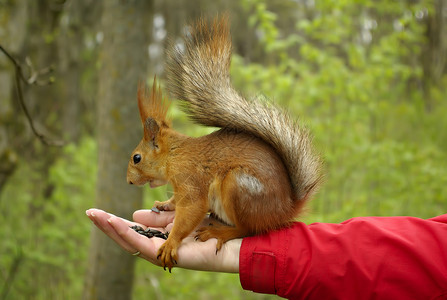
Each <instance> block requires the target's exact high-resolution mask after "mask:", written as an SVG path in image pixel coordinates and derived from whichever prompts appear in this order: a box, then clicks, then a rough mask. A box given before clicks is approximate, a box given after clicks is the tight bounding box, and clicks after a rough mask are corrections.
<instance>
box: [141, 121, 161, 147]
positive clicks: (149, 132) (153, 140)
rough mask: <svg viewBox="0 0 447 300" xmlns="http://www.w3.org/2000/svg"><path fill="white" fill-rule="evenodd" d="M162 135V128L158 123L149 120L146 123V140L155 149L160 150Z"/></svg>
mask: <svg viewBox="0 0 447 300" xmlns="http://www.w3.org/2000/svg"><path fill="white" fill-rule="evenodd" d="M159 134H160V126H158V123H157V121H155V120H154V119H152V118H147V119H146V121H145V122H144V139H145V140H146V141H147V142H149V143H150V145H151V146H152V147H154V148H158V135H159Z"/></svg>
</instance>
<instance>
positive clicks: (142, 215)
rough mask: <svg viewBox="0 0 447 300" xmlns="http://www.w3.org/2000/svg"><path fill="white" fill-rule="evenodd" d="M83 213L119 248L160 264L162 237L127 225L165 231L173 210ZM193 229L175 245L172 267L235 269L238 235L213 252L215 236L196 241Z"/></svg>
mask: <svg viewBox="0 0 447 300" xmlns="http://www.w3.org/2000/svg"><path fill="white" fill-rule="evenodd" d="M86 214H87V216H88V217H89V218H90V220H92V221H93V223H94V224H95V225H96V226H97V227H98V228H99V229H101V230H102V231H103V232H104V233H105V234H107V235H108V236H109V237H110V238H111V239H113V240H114V241H115V242H116V243H117V244H118V245H119V246H121V248H123V249H124V250H126V251H127V252H129V253H136V252H137V251H139V252H140V255H139V257H141V258H144V259H146V260H148V261H150V262H151V263H153V264H155V265H158V266H160V265H161V263H160V261H159V260H158V259H157V251H158V249H159V248H160V246H161V245H162V244H163V243H164V242H165V240H163V239H161V238H157V237H153V238H147V237H145V236H143V235H140V234H139V233H137V232H135V231H134V230H133V229H131V228H130V226H132V225H139V226H142V227H143V228H146V227H150V228H153V229H157V230H160V231H162V232H169V231H170V230H171V228H172V226H173V223H174V218H175V211H162V212H160V213H155V212H153V211H151V210H138V211H136V212H135V213H134V215H133V219H134V221H133V222H132V221H129V220H126V219H123V218H120V217H117V216H114V215H112V214H109V213H107V212H105V211H103V210H99V209H89V210H87V211H86ZM215 222H217V221H216V220H214V219H212V218H208V217H207V218H205V219H204V220H203V222H202V224H201V226H205V225H208V224H210V223H215ZM195 235H196V233H195V231H193V232H192V233H191V234H190V235H189V236H188V237H186V238H185V239H183V241H182V244H181V245H180V247H179V249H178V264H177V265H175V266H176V267H180V268H185V269H192V270H202V271H218V272H229V273H238V272H239V249H240V247H241V243H242V239H236V240H231V241H228V242H227V243H225V244H224V246H223V247H222V249H221V250H220V251H219V252H218V253H217V254H216V244H217V240H216V239H210V240H208V241H206V242H201V241H196V239H195Z"/></svg>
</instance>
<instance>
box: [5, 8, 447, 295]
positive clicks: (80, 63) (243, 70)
mask: <svg viewBox="0 0 447 300" xmlns="http://www.w3.org/2000/svg"><path fill="white" fill-rule="evenodd" d="M223 12H229V14H230V16H231V24H232V35H233V42H234V55H233V60H232V67H231V74H232V80H233V83H234V85H235V86H236V87H237V89H238V90H240V91H241V93H243V94H244V95H246V96H247V97H261V98H263V99H268V100H267V101H273V102H275V103H277V104H278V105H281V106H283V107H285V108H287V110H288V111H290V112H291V114H293V115H294V116H296V117H299V118H300V119H301V120H302V121H303V122H305V123H306V124H307V125H308V126H309V128H310V129H311V131H312V132H313V134H314V139H315V142H316V145H317V148H318V150H319V151H320V153H322V156H323V157H324V161H325V172H326V177H325V184H324V186H323V188H322V190H321V191H320V192H319V193H318V195H317V196H316V197H315V199H314V200H313V201H312V202H311V203H310V205H309V212H308V213H307V214H306V215H305V216H304V217H302V218H301V219H300V220H301V221H304V222H306V223H311V222H341V221H343V220H345V219H348V218H351V217H357V216H370V215H375V216H391V215H411V216H415V217H421V218H430V217H433V216H436V215H439V214H443V213H446V212H447V151H446V149H447V117H446V116H447V101H446V100H447V99H446V97H447V93H446V89H445V87H446V85H447V68H446V63H447V61H446V57H447V1H446V0H399V1H387V0H340V1H329V0H322V1H317V0H294V1H292V0H241V1H224V0H220V1H205V0H200V1H190V0H189V1H187V0H178V1H174V0H165V1H162V0H152V1H142V0H139V1H138V0H128V1H119V0H110V1H95V0H78V1H72V0H38V1H26V0H0V46H2V47H3V48H4V49H5V50H6V51H7V52H8V53H9V54H10V57H8V56H7V55H6V53H4V52H0V240H1V246H0V300H2V299H79V298H83V299H130V298H133V299H215V298H219V299H222V298H224V299H228V298H230V299H261V298H271V297H272V296H265V295H256V294H253V293H250V292H247V291H243V290H242V289H241V287H240V283H239V278H238V276H237V275H229V274H216V273H206V272H194V271H188V270H180V269H174V270H173V274H169V273H167V272H164V271H163V270H162V269H160V268H158V267H155V266H152V265H151V264H149V263H147V262H146V261H143V260H140V259H135V258H134V257H132V256H131V255H129V254H128V253H126V252H124V251H122V250H121V249H119V248H118V247H117V246H116V245H115V244H114V243H112V242H110V241H109V240H108V239H107V238H106V237H105V236H104V235H103V234H101V233H98V231H97V230H94V229H93V228H92V225H91V223H90V221H89V220H88V219H87V217H86V216H85V210H86V209H88V208H91V207H99V208H103V209H106V210H108V211H110V212H113V213H115V214H117V215H120V216H123V217H126V218H130V217H131V213H132V212H133V211H134V210H136V209H139V208H141V207H146V208H148V207H151V206H152V202H153V201H154V200H164V199H166V198H167V197H168V195H169V194H170V193H171V190H170V188H169V187H161V188H158V189H154V190H150V189H149V188H147V187H145V188H137V187H132V186H128V185H127V183H126V180H125V178H126V168H127V162H128V159H129V156H130V152H131V150H132V149H133V148H134V147H135V145H136V144H137V142H138V140H139V139H140V138H141V135H142V130H141V125H140V120H139V115H138V112H137V105H136V88H137V83H138V80H141V79H143V80H144V79H147V81H148V82H151V81H152V78H153V75H154V74H156V75H157V76H158V77H160V78H161V83H162V84H163V75H164V72H163V62H164V51H165V49H166V47H167V45H168V44H169V43H171V44H172V43H174V44H175V43H179V44H181V39H180V38H179V37H180V36H181V35H182V34H183V33H184V32H185V31H186V28H187V27H186V25H187V24H188V23H190V22H191V21H192V20H194V19H196V18H198V17H200V16H210V17H212V16H214V15H215V14H216V13H223ZM169 41H170V42H169ZM13 60H14V61H15V62H16V63H17V64H18V66H20V70H21V71H22V73H23V78H20V76H19V79H18V80H19V82H20V87H21V91H22V93H23V95H22V97H19V94H18V93H17V84H16V78H17V77H16V76H15V70H16V68H15V67H14V64H13V63H12V61H13ZM21 99H22V100H23V104H24V105H25V106H26V108H27V111H28V113H29V116H30V117H31V119H32V121H33V125H34V127H35V129H36V130H37V131H38V132H39V133H41V134H42V135H43V137H42V138H40V139H39V138H38V137H36V135H35V134H34V133H33V131H32V130H31V126H30V124H29V120H28V119H27V116H26V114H25V113H24V109H23V107H22V106H23V105H22V102H21V101H20V100H21ZM170 114H171V116H172V118H173V119H174V127H175V128H176V129H178V130H179V131H180V132H183V133H186V134H189V135H194V136H198V135H203V134H206V133H208V132H210V129H207V128H201V127H198V126H196V125H193V124H192V123H191V122H189V121H188V120H187V119H186V117H185V115H184V114H183V113H182V112H180V110H179V109H178V107H177V106H176V105H175V104H174V105H173V106H172V107H171V111H170ZM61 141H62V142H61ZM45 143H49V144H52V143H56V144H59V143H61V144H62V146H51V145H50V146H48V145H46V144H45Z"/></svg>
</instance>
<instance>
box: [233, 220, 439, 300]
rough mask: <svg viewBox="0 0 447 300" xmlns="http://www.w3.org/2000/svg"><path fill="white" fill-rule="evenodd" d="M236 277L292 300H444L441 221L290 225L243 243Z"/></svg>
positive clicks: (256, 288)
mask: <svg viewBox="0 0 447 300" xmlns="http://www.w3.org/2000/svg"><path fill="white" fill-rule="evenodd" d="M239 273H240V281H241V284H242V287H243V288H244V289H246V290H252V291H255V292H259V293H269V294H277V295H279V296H282V297H286V298H292V299H318V300H322V299H324V300H326V299H381V300H382V299H393V300H395V299H398V300H400V299H436V300H440V299H447V214H445V215H442V216H439V217H436V218H433V219H428V220H423V219H418V218H413V217H361V218H353V219H350V220H347V221H345V222H343V223H341V224H328V223H314V224H310V225H306V224H303V223H294V224H293V226H292V227H290V228H287V229H283V230H279V231H274V232H270V233H268V234H266V235H262V236H255V237H248V238H244V239H243V242H242V247H241V251H240V258H239Z"/></svg>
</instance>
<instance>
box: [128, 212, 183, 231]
mask: <svg viewBox="0 0 447 300" xmlns="http://www.w3.org/2000/svg"><path fill="white" fill-rule="evenodd" d="M174 216H175V211H161V212H159V213H156V212H153V211H151V210H149V209H142V210H137V211H136V212H134V213H133V219H134V221H135V222H137V223H141V224H144V225H146V226H148V227H166V226H167V225H168V224H169V223H172V221H173V220H174Z"/></svg>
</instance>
